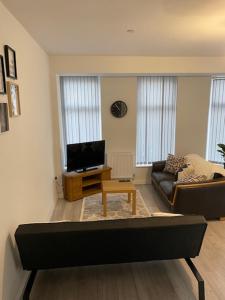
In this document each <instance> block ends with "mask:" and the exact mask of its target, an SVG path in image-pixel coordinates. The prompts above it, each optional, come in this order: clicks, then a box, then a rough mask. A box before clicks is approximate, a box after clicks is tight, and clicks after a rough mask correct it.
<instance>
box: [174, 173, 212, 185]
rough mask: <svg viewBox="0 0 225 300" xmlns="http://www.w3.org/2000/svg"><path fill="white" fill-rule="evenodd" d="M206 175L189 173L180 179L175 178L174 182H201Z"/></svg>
mask: <svg viewBox="0 0 225 300" xmlns="http://www.w3.org/2000/svg"><path fill="white" fill-rule="evenodd" d="M206 180H207V177H206V176H205V175H189V176H187V177H184V178H182V179H180V180H177V181H176V182H175V184H179V183H198V182H203V181H206Z"/></svg>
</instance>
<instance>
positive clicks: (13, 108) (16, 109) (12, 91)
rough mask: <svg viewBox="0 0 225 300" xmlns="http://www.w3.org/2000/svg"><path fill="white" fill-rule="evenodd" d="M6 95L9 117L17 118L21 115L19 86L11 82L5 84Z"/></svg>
mask: <svg viewBox="0 0 225 300" xmlns="http://www.w3.org/2000/svg"><path fill="white" fill-rule="evenodd" d="M7 95H8V102H9V115H10V117H17V116H19V115H21V109H20V96H19V86H18V85H17V84H15V83H13V82H9V81H8V82H7Z"/></svg>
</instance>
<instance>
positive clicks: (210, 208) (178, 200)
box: [172, 180, 225, 219]
mask: <svg viewBox="0 0 225 300" xmlns="http://www.w3.org/2000/svg"><path fill="white" fill-rule="evenodd" d="M172 209H173V211H174V212H179V213H182V214H200V215H204V216H205V217H206V218H207V219H215V218H220V217H223V216H225V180H214V181H208V182H203V183H193V184H178V185H176V187H175V192H174V196H173V200H172Z"/></svg>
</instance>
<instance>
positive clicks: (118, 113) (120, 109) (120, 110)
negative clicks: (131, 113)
mask: <svg viewBox="0 0 225 300" xmlns="http://www.w3.org/2000/svg"><path fill="white" fill-rule="evenodd" d="M111 113H112V115H113V116H114V117H116V118H122V117H124V116H125V115H126V113H127V105H126V103H125V102H123V101H121V100H118V101H115V102H114V103H113V104H112V105H111Z"/></svg>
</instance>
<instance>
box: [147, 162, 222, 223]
mask: <svg viewBox="0 0 225 300" xmlns="http://www.w3.org/2000/svg"><path fill="white" fill-rule="evenodd" d="M165 163H166V161H158V162H154V163H153V165H152V173H151V180H152V184H153V186H154V187H155V188H156V190H157V191H158V192H159V194H160V196H161V198H162V199H163V200H164V201H165V203H166V204H167V205H168V206H169V208H170V210H171V211H172V212H174V213H181V214H189V215H190V214H196V215H203V216H204V217H205V218H207V219H217V218H223V217H225V177H222V178H217V179H213V180H208V181H205V182H201V183H191V184H190V183H182V184H175V181H176V176H175V175H173V174H170V173H166V172H163V169H164V167H165Z"/></svg>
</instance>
